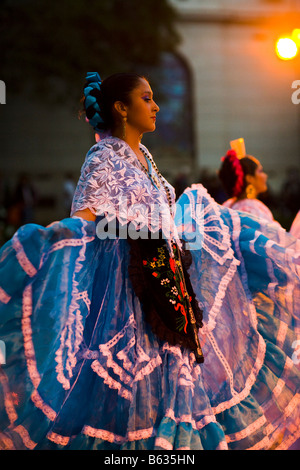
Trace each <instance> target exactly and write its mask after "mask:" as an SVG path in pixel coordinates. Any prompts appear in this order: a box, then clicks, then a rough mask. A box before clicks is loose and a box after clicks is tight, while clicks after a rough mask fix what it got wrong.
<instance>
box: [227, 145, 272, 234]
mask: <svg viewBox="0 0 300 470" xmlns="http://www.w3.org/2000/svg"><path fill="white" fill-rule="evenodd" d="M219 178H220V180H221V182H222V184H223V186H224V189H225V191H226V192H227V194H228V196H229V199H227V201H225V202H224V203H223V205H224V206H225V207H230V208H231V209H235V210H239V211H243V212H248V213H250V214H253V215H255V216H256V217H261V218H263V219H265V220H267V221H268V222H275V221H274V218H273V214H272V212H271V211H270V209H269V208H268V207H267V206H266V205H265V204H264V203H263V202H262V201H260V200H259V199H257V198H258V196H259V195H260V194H263V193H265V192H266V191H267V189H268V187H267V179H268V176H267V174H266V173H265V172H264V170H263V167H262V165H261V163H260V162H259V160H257V158H254V157H253V156H252V155H245V156H243V157H242V158H238V156H237V153H236V151H235V150H228V151H227V153H226V155H225V156H224V157H222V164H221V167H220V170H219ZM276 223H278V222H276ZM278 225H279V224H278Z"/></svg>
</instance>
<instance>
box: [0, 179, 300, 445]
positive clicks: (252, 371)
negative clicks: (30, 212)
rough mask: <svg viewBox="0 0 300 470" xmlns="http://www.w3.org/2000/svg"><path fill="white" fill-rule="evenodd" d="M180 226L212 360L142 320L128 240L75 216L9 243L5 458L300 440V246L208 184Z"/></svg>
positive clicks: (3, 299) (189, 193) (185, 204)
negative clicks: (27, 452) (225, 203)
mask: <svg viewBox="0 0 300 470" xmlns="http://www.w3.org/2000/svg"><path fill="white" fill-rule="evenodd" d="M176 224H177V227H178V230H179V233H180V235H181V237H182V239H183V240H185V242H186V246H187V248H188V249H189V250H190V253H191V255H192V264H191V266H190V268H189V274H190V279H191V282H192V285H193V288H194V291H195V294H196V297H197V300H198V302H199V306H200V307H201V309H202V310H203V320H204V322H203V323H204V326H203V328H202V329H201V330H200V331H199V338H200V342H201V345H202V349H203V353H204V357H205V361H204V363H203V364H198V363H197V362H196V361H195V358H194V355H193V353H192V352H191V351H189V350H187V349H184V348H182V347H179V346H172V345H170V344H168V343H166V342H162V341H161V340H159V339H158V338H157V337H156V336H155V335H154V334H153V332H152V330H151V327H150V326H149V325H148V324H147V323H146V322H145V320H144V314H143V311H142V308H141V304H140V302H139V300H138V298H137V296H136V295H135V292H134V290H133V287H132V284H131V281H130V278H129V275H128V265H129V261H130V250H129V244H128V242H127V241H126V240H125V239H121V238H116V239H113V238H112V239H109V238H108V239H106V240H99V239H98V237H97V236H96V232H95V223H93V222H86V221H84V220H83V219H80V218H69V219H64V220H62V221H60V222H55V223H53V224H51V225H50V226H48V227H41V226H38V225H34V224H29V225H25V226H23V227H21V228H20V229H19V230H18V231H17V232H16V233H15V235H14V236H13V238H12V239H11V240H10V241H9V242H8V243H6V245H4V247H3V248H2V250H1V252H0V340H1V343H0V345H1V352H2V356H1V358H2V363H3V364H2V367H1V368H0V449H76V450H80V449H102V450H117V449H121V450H122V449H132V450H146V449H148V450H153V449H167V450H170V449H175V450H180V449H183V450H188V449H193V450H201V449H211V450H214V449H239V450H241V449H270V448H277V449H287V448H289V447H290V446H291V445H292V444H293V442H295V440H296V439H297V438H299V437H300V366H299V364H300V351H299V345H300V319H299V316H300V312H299V305H300V296H299V293H300V280H299V262H300V253H299V245H298V243H299V241H297V240H296V239H294V238H293V237H291V236H290V235H288V234H286V232H285V231H284V230H280V229H278V227H277V226H274V225H272V224H271V225H268V224H265V223H263V222H262V221H260V220H259V219H256V218H254V217H251V216H249V215H247V214H244V213H239V212H236V211H232V210H230V209H227V208H224V207H221V206H219V205H218V204H216V203H215V201H214V200H213V199H212V198H211V197H210V196H209V195H208V193H207V192H206V190H205V189H204V188H203V187H202V186H201V185H196V186H194V187H192V188H189V189H188V190H186V191H185V193H184V194H183V195H182V196H181V198H180V199H179V201H178V203H177V212H176ZM297 347H298V349H297Z"/></svg>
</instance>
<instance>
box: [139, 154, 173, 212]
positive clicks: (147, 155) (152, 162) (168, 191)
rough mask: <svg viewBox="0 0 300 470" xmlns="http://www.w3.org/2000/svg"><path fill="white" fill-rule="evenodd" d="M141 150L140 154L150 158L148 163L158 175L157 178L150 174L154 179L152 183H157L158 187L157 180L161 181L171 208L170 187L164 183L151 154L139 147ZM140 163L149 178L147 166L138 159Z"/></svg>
mask: <svg viewBox="0 0 300 470" xmlns="http://www.w3.org/2000/svg"><path fill="white" fill-rule="evenodd" d="M141 152H142V154H143V155H144V157H145V158H148V159H149V160H150V163H151V165H152V166H153V168H154V170H155V172H156V174H157V175H158V178H159V179H158V178H156V177H155V176H152V179H153V181H154V183H155V184H156V185H157V187H158V188H160V182H159V180H160V181H161V183H162V185H163V187H164V190H165V192H166V196H167V200H168V204H169V207H170V209H171V208H172V205H173V204H172V196H171V191H170V188H169V187H168V186H167V184H166V183H165V180H164V178H163V176H162V174H161V172H160V171H159V169H158V168H157V165H156V163H155V161H154V160H153V158H152V156H151V155H150V154H147V153H146V152H145V151H144V150H142V149H141ZM139 162H140V164H141V167H142V169H143V171H144V172H145V173H146V175H147V176H148V178H150V179H151V176H150V175H149V172H148V170H147V168H146V167H145V166H144V165H143V164H142V162H141V161H140V160H139Z"/></svg>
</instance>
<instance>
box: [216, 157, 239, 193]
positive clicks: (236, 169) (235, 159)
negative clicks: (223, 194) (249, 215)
mask: <svg viewBox="0 0 300 470" xmlns="http://www.w3.org/2000/svg"><path fill="white" fill-rule="evenodd" d="M221 160H222V161H224V160H228V161H229V162H230V163H231V166H232V169H233V171H234V173H235V175H236V182H235V185H234V187H233V188H232V195H233V196H234V197H237V196H239V195H240V194H241V193H242V191H243V187H244V171H243V167H242V165H241V162H240V159H239V158H238V156H237V153H236V151H235V150H228V151H227V153H226V155H225V156H224V157H222V158H221Z"/></svg>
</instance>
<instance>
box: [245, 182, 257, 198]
mask: <svg viewBox="0 0 300 470" xmlns="http://www.w3.org/2000/svg"><path fill="white" fill-rule="evenodd" d="M246 198H247V199H255V198H256V191H255V188H254V186H253V185H252V184H248V186H247V187H246Z"/></svg>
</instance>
